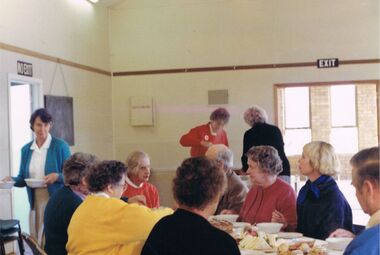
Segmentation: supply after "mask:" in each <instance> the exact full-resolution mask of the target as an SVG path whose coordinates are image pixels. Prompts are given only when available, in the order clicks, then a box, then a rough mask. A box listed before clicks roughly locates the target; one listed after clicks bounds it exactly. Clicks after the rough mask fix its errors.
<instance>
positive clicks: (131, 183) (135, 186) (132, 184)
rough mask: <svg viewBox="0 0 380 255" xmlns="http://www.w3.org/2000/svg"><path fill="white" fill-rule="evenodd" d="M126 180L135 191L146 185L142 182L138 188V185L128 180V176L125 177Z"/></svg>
mask: <svg viewBox="0 0 380 255" xmlns="http://www.w3.org/2000/svg"><path fill="white" fill-rule="evenodd" d="M125 180H126V182H127V183H128V185H131V186H132V187H133V188H135V189H141V188H142V187H143V185H144V183H143V182H142V183H141V184H140V185H139V186H137V185H136V184H134V183H133V182H132V181H131V179H129V178H128V176H126V177H125Z"/></svg>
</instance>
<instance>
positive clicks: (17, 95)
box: [8, 74, 43, 233]
mask: <svg viewBox="0 0 380 255" xmlns="http://www.w3.org/2000/svg"><path fill="white" fill-rule="evenodd" d="M8 96H9V134H10V163H11V164H10V165H11V175H12V176H17V175H18V173H19V168H20V158H21V148H22V146H24V145H25V144H26V143H28V142H30V141H31V140H32V139H33V133H32V131H31V129H30V125H29V118H30V115H31V113H32V112H33V111H34V110H36V109H37V108H40V107H43V101H42V81H41V80H38V79H34V78H28V77H23V76H18V75H12V74H10V75H9V76H8ZM29 210H30V208H29V202H28V197H27V193H26V189H25V188H14V189H13V191H12V215H13V217H14V218H16V219H19V220H20V223H21V229H22V230H23V231H25V232H27V233H29Z"/></svg>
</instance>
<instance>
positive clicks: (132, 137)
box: [110, 0, 380, 170]
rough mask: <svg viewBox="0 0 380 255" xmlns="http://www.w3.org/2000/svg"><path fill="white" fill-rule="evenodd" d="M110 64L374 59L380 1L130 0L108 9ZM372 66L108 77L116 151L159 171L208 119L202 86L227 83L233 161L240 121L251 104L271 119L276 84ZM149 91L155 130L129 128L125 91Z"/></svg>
mask: <svg viewBox="0 0 380 255" xmlns="http://www.w3.org/2000/svg"><path fill="white" fill-rule="evenodd" d="M110 51H111V69H112V71H133V70H149V69H168V68H181V67H182V68H184V67H205V66H223V65H246V64H265V63H289V62H308V61H316V59H318V58H328V57H338V58H340V59H367V58H379V55H380V54H379V2H378V1H377V0H367V1H355V0H349V1H343V0H341V1H327V0H323V1H313V2H310V1H300V0H298V1H291V0H286V1H274V0H272V1H268V0H265V1H264V0H262V1H245V0H240V1H218V0H210V1H202V0H192V1H189V0H182V1H178V0H177V1H174V0H165V1H150V0H129V1H125V2H124V3H123V4H122V5H119V6H118V8H115V9H111V10H110ZM379 77H380V75H379V65H378V64H371V65H344V66H341V67H339V68H335V69H328V70H326V69H325V70H321V69H316V68H314V67H308V68H286V69H266V70H247V71H234V72H204V73H186V74H166V75H145V76H128V77H127V76H124V77H113V79H112V83H113V115H114V119H113V121H114V145H115V156H116V158H118V159H120V160H124V159H125V158H126V156H127V154H128V153H129V152H130V151H131V150H133V149H143V150H145V151H146V152H147V153H148V154H149V155H150V156H151V163H152V167H153V168H154V169H156V170H170V169H171V170H173V169H175V168H176V167H177V166H178V165H179V163H180V162H181V161H182V160H183V159H184V158H185V157H187V156H188V155H189V152H188V149H187V148H182V147H181V146H180V145H179V143H178V140H179V138H180V136H181V135H182V134H183V133H185V132H187V131H188V130H189V129H190V128H191V127H194V126H195V125H199V124H202V123H205V122H207V120H208V117H209V114H210V112H211V111H212V110H213V109H214V108H215V107H214V106H208V105H207V91H208V90H212V89H228V90H229V100H230V101H229V104H228V105H227V106H226V107H227V108H228V109H229V110H230V111H231V113H232V117H231V120H230V123H229V125H228V126H227V132H228V135H229V140H230V145H231V148H232V150H233V151H234V153H235V166H236V167H240V156H241V151H242V136H243V132H244V131H245V130H246V129H247V128H248V126H246V124H245V123H244V121H243V119H242V115H243V112H244V110H245V109H246V108H247V107H249V106H251V105H252V104H258V105H261V106H263V107H264V108H266V109H267V111H268V113H269V115H270V121H271V122H273V117H274V116H273V114H274V94H273V84H275V83H289V82H293V83H299V82H317V81H340V80H364V79H379ZM141 95H145V96H152V97H153V98H154V102H155V106H156V121H155V126H154V127H131V126H130V122H129V117H130V116H129V115H130V113H129V111H130V108H129V97H130V96H141Z"/></svg>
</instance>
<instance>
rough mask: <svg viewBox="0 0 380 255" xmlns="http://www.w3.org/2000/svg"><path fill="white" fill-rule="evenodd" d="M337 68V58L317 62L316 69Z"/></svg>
mask: <svg viewBox="0 0 380 255" xmlns="http://www.w3.org/2000/svg"><path fill="white" fill-rule="evenodd" d="M338 66H339V59H337V58H325V59H318V60H317V67H318V68H332V67H338Z"/></svg>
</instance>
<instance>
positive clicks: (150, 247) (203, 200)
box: [141, 157, 240, 255]
mask: <svg viewBox="0 0 380 255" xmlns="http://www.w3.org/2000/svg"><path fill="white" fill-rule="evenodd" d="M225 186H226V177H225V174H224V172H223V170H222V169H221V168H219V167H218V166H217V165H216V163H214V162H213V161H209V160H208V159H206V158H205V157H195V158H189V159H186V160H185V161H183V162H182V164H181V166H180V167H178V169H177V173H176V177H175V178H174V180H173V194H174V198H175V200H176V202H177V204H178V209H177V210H176V211H175V213H174V214H173V215H170V216H167V217H165V218H163V219H161V220H160V221H159V222H158V223H157V224H156V225H155V226H154V228H153V230H152V232H151V233H150V235H149V237H148V240H147V241H146V242H145V245H144V247H143V250H142V252H141V254H142V255H152V254H155V255H194V254H197V255H220V254H229V255H235V254H240V252H239V249H238V247H237V245H236V242H235V240H234V239H233V238H232V237H231V236H230V235H229V234H227V233H226V232H223V231H221V230H219V229H217V228H215V227H213V226H212V225H211V224H210V223H209V222H208V220H207V218H208V217H209V216H210V215H212V214H213V213H214V212H215V210H216V207H217V205H218V202H219V199H220V196H221V195H222V194H223V191H224V189H225Z"/></svg>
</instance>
